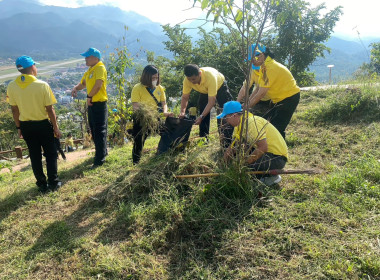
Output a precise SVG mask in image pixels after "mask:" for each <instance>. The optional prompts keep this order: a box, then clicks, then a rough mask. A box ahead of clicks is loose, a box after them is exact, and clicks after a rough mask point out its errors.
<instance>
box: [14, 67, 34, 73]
mask: <svg viewBox="0 0 380 280" xmlns="http://www.w3.org/2000/svg"><path fill="white" fill-rule="evenodd" d="M32 66H33V65H32ZM32 66H30V67H28V68H23V69H18V68H19V67H22V66H21V65H17V70H18V71H19V72H20V73H21V74H24V75H29V74H32V73H33V71H32Z"/></svg>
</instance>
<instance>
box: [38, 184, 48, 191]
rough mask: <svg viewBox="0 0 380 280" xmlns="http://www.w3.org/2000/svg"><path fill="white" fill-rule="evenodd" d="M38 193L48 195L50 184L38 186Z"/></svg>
mask: <svg viewBox="0 0 380 280" xmlns="http://www.w3.org/2000/svg"><path fill="white" fill-rule="evenodd" d="M38 191H39V192H40V193H47V192H48V191H49V187H48V184H45V185H39V186H38Z"/></svg>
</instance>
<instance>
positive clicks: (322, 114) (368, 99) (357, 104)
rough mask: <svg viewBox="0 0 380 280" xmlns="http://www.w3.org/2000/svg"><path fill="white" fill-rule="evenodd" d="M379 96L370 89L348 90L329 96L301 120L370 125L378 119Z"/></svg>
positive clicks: (379, 117)
mask: <svg viewBox="0 0 380 280" xmlns="http://www.w3.org/2000/svg"><path fill="white" fill-rule="evenodd" d="M379 98H380V94H379V91H377V90H376V89H371V88H365V87H363V88H348V89H346V90H342V91H337V92H336V93H335V94H331V95H330V96H328V97H327V98H326V100H325V102H322V103H321V105H320V106H317V107H315V108H312V109H309V110H307V111H306V112H305V113H304V114H303V115H302V116H301V118H303V119H306V120H308V121H311V122H312V123H314V124H317V123H352V122H355V123H357V122H363V123H370V122H373V121H378V120H379V119H380V104H379Z"/></svg>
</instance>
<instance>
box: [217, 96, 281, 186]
mask: <svg viewBox="0 0 380 280" xmlns="http://www.w3.org/2000/svg"><path fill="white" fill-rule="evenodd" d="M246 116H247V115H246ZM247 117H248V118H244V119H245V120H247V119H248V133H246V127H247V126H246V123H245V122H244V124H243V122H242V120H243V108H242V105H241V104H240V103H239V102H238V101H229V102H227V103H226V104H224V106H223V112H222V113H221V114H220V115H218V116H217V119H221V118H225V120H226V121H227V122H228V123H229V124H230V125H231V126H233V127H234V133H233V142H232V144H231V145H230V146H229V147H228V149H227V150H226V152H225V153H224V159H225V160H226V161H228V160H230V159H231V158H232V157H233V156H234V154H235V153H234V151H235V146H236V142H237V141H244V140H246V143H247V145H248V147H249V149H248V156H247V158H246V159H245V160H246V164H247V165H248V167H249V168H250V169H252V170H254V171H268V170H273V169H282V168H284V166H285V164H286V162H287V159H288V147H287V146H286V143H285V140H284V138H283V137H282V136H281V134H280V132H278V130H277V129H276V128H275V127H274V126H273V125H272V124H271V123H269V122H268V121H267V120H265V119H263V118H261V117H258V116H254V115H253V114H251V113H248V116H247ZM242 127H243V132H242V133H241V129H242ZM240 135H241V136H242V139H240ZM246 137H247V138H248V139H245V138H246ZM260 180H261V181H262V182H263V183H264V184H266V185H268V186H270V185H273V184H277V183H279V182H280V181H281V176H280V175H274V176H264V177H262V178H261V179H260Z"/></svg>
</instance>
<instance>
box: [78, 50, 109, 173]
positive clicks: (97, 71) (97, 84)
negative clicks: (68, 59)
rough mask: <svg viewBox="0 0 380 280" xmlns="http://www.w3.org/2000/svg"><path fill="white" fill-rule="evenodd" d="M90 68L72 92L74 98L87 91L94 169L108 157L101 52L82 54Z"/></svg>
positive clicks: (105, 74) (104, 82)
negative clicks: (79, 92) (93, 148)
mask: <svg viewBox="0 0 380 280" xmlns="http://www.w3.org/2000/svg"><path fill="white" fill-rule="evenodd" d="M81 55H82V56H84V57H85V60H86V65H87V66H89V67H90V68H89V69H88V70H87V71H86V73H84V75H83V77H82V79H81V81H80V83H78V84H77V85H76V86H75V87H74V88H73V89H72V91H71V95H72V96H73V97H76V96H77V92H78V91H79V90H82V89H84V88H86V89H87V105H88V122H89V124H90V130H91V134H92V138H93V140H94V143H95V158H94V164H93V166H92V168H96V167H98V166H100V165H102V164H103V163H104V161H105V158H106V155H107V112H108V111H107V100H108V97H107V91H106V87H107V70H106V67H105V66H104V64H103V62H101V61H100V60H101V54H100V51H99V50H97V49H95V48H89V49H88V50H87V51H86V52H84V53H82V54H81Z"/></svg>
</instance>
